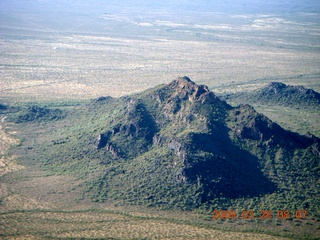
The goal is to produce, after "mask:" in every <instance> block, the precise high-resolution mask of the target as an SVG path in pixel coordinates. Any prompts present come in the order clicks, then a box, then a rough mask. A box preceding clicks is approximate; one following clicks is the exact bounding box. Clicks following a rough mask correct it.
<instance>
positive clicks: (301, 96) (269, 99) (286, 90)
mask: <svg viewBox="0 0 320 240" xmlns="http://www.w3.org/2000/svg"><path fill="white" fill-rule="evenodd" d="M225 99H228V100H231V101H234V102H238V103H259V104H276V105H283V106H290V107H296V108H299V107H304V108H316V109H318V110H319V109H320V93H318V92H316V91H314V90H313V89H308V88H306V87H304V86H290V85H286V84H284V83H281V82H271V83H269V84H267V85H266V86H264V87H262V88H260V89H258V90H256V91H254V92H251V93H235V94H229V95H228V96H226V97H225Z"/></svg>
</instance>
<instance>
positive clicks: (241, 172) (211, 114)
mask: <svg viewBox="0 0 320 240" xmlns="http://www.w3.org/2000/svg"><path fill="white" fill-rule="evenodd" d="M42 117H43V116H42ZM21 124H29V125H30V124H32V123H30V122H28V123H21ZM50 124H51V126H52V124H54V125H53V127H50V128H48V130H47V131H46V132H45V133H43V131H42V132H41V134H40V130H39V134H36V133H35V134H34V136H33V137H34V138H35V140H33V142H39V143H40V144H38V145H32V146H30V145H28V144H29V143H30V142H29V143H28V141H25V145H24V146H22V152H23V153H24V157H25V158H28V159H30V160H32V161H34V162H36V163H40V164H41V166H42V167H43V168H44V169H47V170H50V171H54V172H60V173H72V174H75V175H76V176H78V177H79V178H83V179H86V186H87V192H86V194H87V195H89V196H91V198H92V199H93V200H95V201H113V202H118V203H130V204H143V205H147V206H161V207H164V208H172V207H178V208H182V209H193V208H199V207H205V208H219V209H221V208H222V207H225V208H226V207H232V208H238V209H243V208H246V207H251V208H253V209H260V208H261V207H262V206H265V207H266V208H268V209H276V210H278V209H289V210H292V211H295V210H297V209H296V208H298V207H299V208H303V209H304V208H306V209H308V210H310V211H311V212H312V213H313V214H314V215H315V216H317V214H318V213H319V212H318V213H317V211H319V204H318V202H317V200H316V199H319V196H320V189H319V179H320V172H319V171H320V164H319V163H320V161H319V160H320V139H319V138H317V137H315V136H313V135H311V134H309V135H306V136H302V135H299V134H297V133H293V132H290V131H287V130H285V129H283V128H282V127H281V126H279V125H278V124H276V123H274V122H272V121H271V120H270V119H268V118H267V117H265V116H264V115H262V114H260V113H258V112H256V111H255V110H254V108H252V107H251V106H249V105H240V106H239V107H232V106H230V105H229V104H227V103H226V102H225V101H222V100H220V99H219V98H218V97H217V96H216V95H215V94H214V93H213V92H212V91H210V90H209V89H208V87H206V86H204V85H197V84H196V83H194V82H193V81H191V80H190V79H189V78H188V77H183V78H178V79H176V80H174V81H172V82H171V83H170V84H168V85H160V86H158V87H156V88H153V89H149V90H147V91H144V92H142V93H139V94H135V95H132V96H127V97H122V98H110V97H101V98H99V99H96V100H93V101H92V102H90V103H89V104H86V105H83V106H81V107H80V108H79V107H78V108H75V109H74V110H73V111H70V112H69V114H68V115H67V116H66V117H65V118H63V119H60V120H57V121H55V122H50ZM34 126H36V125H33V127H34ZM50 129H51V130H50ZM35 132H36V131H35ZM24 148H27V149H30V148H32V151H26V150H24ZM318 215H319V214H318Z"/></svg>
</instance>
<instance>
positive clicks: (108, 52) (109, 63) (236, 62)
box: [0, 9, 320, 102]
mask: <svg viewBox="0 0 320 240" xmlns="http://www.w3.org/2000/svg"><path fill="white" fill-rule="evenodd" d="M138 12H139V9H133V10H132V12H128V11H125V10H121V11H120V10H119V11H116V12H112V11H111V12H106V13H104V12H101V10H100V11H98V10H97V11H94V12H90V13H88V14H83V15H80V14H78V13H76V12H71V13H68V14H62V13H61V17H60V18H57V19H56V20H55V21H53V20H52V19H55V15H54V14H53V13H46V12H44V13H43V12H31V13H30V12H21V11H17V10H12V13H11V14H10V15H9V14H8V13H7V12H6V11H4V10H3V11H0V20H1V24H0V46H1V52H0V56H1V57H0V71H1V84H0V94H1V98H2V99H5V100H7V101H10V102H17V101H20V102H21V101H48V100H60V101H63V100H65V99H67V100H79V99H89V98H94V97H98V96H102V95H110V96H123V95H127V94H130V93H133V92H138V91H141V90H143V89H147V88H150V87H152V86H155V85H158V84H160V83H168V82H170V81H171V80H173V79H175V78H176V77H178V76H185V75H187V76H189V77H191V78H192V79H194V80H195V81H197V82H198V83H203V84H206V85H208V86H209V87H210V88H211V89H214V90H215V91H217V92H226V91H236V90H239V86H238V85H239V84H240V88H241V86H244V87H245V89H246V88H247V87H248V84H249V87H251V88H254V87H255V84H263V83H266V82H269V81H276V80H278V81H284V82H286V83H292V84H293V83H294V84H303V85H306V86H308V87H312V88H314V89H315V90H318V91H320V85H319V82H320V81H319V79H320V77H319V73H320V71H319V65H320V54H319V53H320V40H319V35H320V27H319V15H318V14H304V13H296V14H293V15H288V14H287V15H263V14H243V15H236V14H222V13H216V12H203V13H201V14H199V13H198V12H192V11H189V12H185V13H184V14H182V15H178V16H177V15H175V13H170V12H166V13H164V12H161V11H159V10H158V11H156V10H154V11H151V12H148V13H143V14H142V13H141V12H140V13H138Z"/></svg>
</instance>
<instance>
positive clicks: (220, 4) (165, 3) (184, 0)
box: [0, 0, 320, 14]
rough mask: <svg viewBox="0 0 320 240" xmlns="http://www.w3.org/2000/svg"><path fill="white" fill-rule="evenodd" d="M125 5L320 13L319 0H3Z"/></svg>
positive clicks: (14, 5) (102, 7) (46, 7)
mask: <svg viewBox="0 0 320 240" xmlns="http://www.w3.org/2000/svg"><path fill="white" fill-rule="evenodd" d="M123 8H131V9H132V8H144V9H150V10H152V9H158V10H165V11H176V12H177V13H181V12H183V11H210V12H222V13H232V14H241V13H242V14H254V13H257V14H283V13H284V14H286V13H298V12H305V13H319V12H320V2H319V1H318V0H283V1H279V0H266V1H257V0H240V1H235V0H211V1H210V0H200V1H191V0H175V1H174V0H162V1H148V0H142V1H141V0H127V1H116V0H111V1H103V0H97V1H90V2H89V1H85V0H74V1H66V0H24V1H21V0H2V1H1V3H0V9H1V10H0V11H1V12H8V11H21V10H22V11H23V10H27V11H28V10H34V11H48V12H56V11H57V12H61V11H65V12H72V11H83V12H90V11H108V10H109V11H110V10H119V9H123Z"/></svg>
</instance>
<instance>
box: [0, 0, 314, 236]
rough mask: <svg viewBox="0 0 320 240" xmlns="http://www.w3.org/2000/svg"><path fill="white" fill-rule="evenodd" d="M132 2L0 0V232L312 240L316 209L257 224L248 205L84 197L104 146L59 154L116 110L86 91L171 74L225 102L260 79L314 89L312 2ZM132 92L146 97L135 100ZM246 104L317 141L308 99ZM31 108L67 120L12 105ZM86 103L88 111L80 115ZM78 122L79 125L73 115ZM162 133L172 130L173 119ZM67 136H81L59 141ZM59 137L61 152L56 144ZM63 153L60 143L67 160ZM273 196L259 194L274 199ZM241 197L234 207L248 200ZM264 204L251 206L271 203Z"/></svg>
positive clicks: (148, 84) (127, 91)
mask: <svg viewBox="0 0 320 240" xmlns="http://www.w3.org/2000/svg"><path fill="white" fill-rule="evenodd" d="M138 2H139V1H134V0H130V1H127V2H124V3H118V2H117V1H110V2H109V3H108V4H107V3H104V1H96V3H95V4H88V3H86V2H85V1H82V0H77V1H72V2H68V1H63V0H57V1H53V0H52V1H51V0H42V1H36V0H27V1H24V2H23V3H21V2H20V1H17V0H13V1H9V0H3V1H1V3H0V120H1V121H0V238H1V239H47V238H49V239H235V238H237V239H288V238H290V239H317V237H319V236H320V225H319V221H320V219H319V217H318V216H319V215H320V213H319V212H317V213H313V214H312V213H311V214H309V215H308V216H307V218H306V219H296V218H294V217H293V216H292V217H291V218H289V219H286V220H285V219H278V218H277V217H276V213H274V216H273V218H272V219H270V220H266V219H259V216H260V213H256V215H255V219H254V220H250V219H228V220H225V219H222V220H214V219H212V211H210V209H211V208H210V206H207V205H206V206H204V207H202V208H197V209H191V210H183V209H178V208H172V209H169V210H168V209H165V208H162V207H159V206H157V205H156V206H151V207H150V206H149V205H146V204H144V202H142V203H139V204H137V203H134V204H127V203H123V202H121V201H120V200H119V199H116V198H115V199H110V200H109V199H108V198H107V200H105V199H103V198H102V199H99V197H101V196H94V197H92V194H93V193H92V192H93V190H92V188H94V187H95V186H96V185H94V184H96V182H95V181H96V178H97V176H99V177H100V175H99V174H102V173H103V172H104V171H106V172H107V171H109V169H108V170H106V169H105V168H104V164H100V163H99V161H100V158H102V157H106V158H109V157H110V156H111V155H110V156H109V155H108V154H109V153H106V154H105V155H103V154H104V153H103V154H102V153H99V154H100V155H94V157H93V159H92V162H90V161H87V160H86V161H84V163H83V164H84V165H83V166H82V167H79V166H80V165H79V164H78V163H74V162H73V161H74V159H75V158H77V157H78V156H77V155H72V154H74V152H76V150H74V149H75V148H76V147H79V146H80V147H79V148H81V147H82V146H85V144H87V145H88V146H89V147H88V149H90V146H91V145H90V144H92V141H93V140H91V139H90V140H88V141H87V142H85V141H84V140H83V138H84V136H86V134H88V133H89V134H91V133H92V135H93V134H95V135H94V136H96V137H97V136H98V131H100V132H101V131H102V130H103V131H105V129H103V127H104V126H105V125H106V124H108V123H110V124H111V123H112V124H113V122H116V120H117V119H116V116H118V115H116V114H119V115H121V114H120V113H115V117H113V116H109V115H107V113H108V114H109V112H107V110H106V112H104V109H103V107H101V106H102V105H101V106H100V105H99V104H100V103H99V102H98V100H92V99H98V98H99V97H102V96H104V97H106V96H111V97H112V98H113V99H115V98H119V99H120V100H121V99H125V98H126V96H128V95H130V97H132V98H134V96H137V95H139V94H140V95H141V92H142V91H144V90H147V89H152V88H154V87H156V86H158V85H161V84H169V83H171V82H172V81H173V80H174V79H177V77H179V76H181V77H182V76H189V77H190V78H191V79H193V80H195V81H196V82H197V84H199V85H200V84H204V85H207V86H208V87H209V89H210V90H212V91H213V92H214V93H215V94H216V95H217V96H219V97H221V98H223V99H227V100H226V101H227V102H228V99H229V101H230V102H228V103H229V104H231V105H232V106H237V105H238V102H237V101H238V100H239V99H236V98H232V94H237V93H243V94H246V93H254V92H255V91H257V90H258V89H261V88H263V87H264V86H266V85H267V84H269V83H271V82H282V83H285V84H288V85H293V86H298V85H303V86H305V87H306V88H308V89H313V90H315V91H317V92H320V69H319V66H320V12H319V9H320V6H319V4H318V3H317V2H316V1H310V2H308V4H307V3H303V1H297V2H294V1H288V3H287V2H286V3H276V1H270V3H265V4H266V5H264V3H256V4H258V5H254V4H253V2H254V1H251V0H243V4H240V5H239V6H238V5H237V4H234V3H230V1H227V3H223V1H217V2H216V3H215V5H210V4H209V5H210V6H207V4H208V3H204V2H205V1H200V2H199V3H198V5H197V4H195V3H191V1H183V3H178V1H177V2H176V1H167V0H164V1H163V2H162V3H147V2H145V1H142V2H140V3H138ZM258 2H259V1H258ZM273 2H274V3H273ZM228 3H229V4H228ZM250 4H252V6H251V5H250ZM259 4H260V5H259ZM268 4H269V5H268ZM273 4H274V5H273ZM282 4H283V5H282ZM286 4H287V5H286ZM262 7H264V10H263V8H262ZM161 86H162V85H161ZM156 89H157V88H156ZM148 91H149V90H148ZM131 94H135V95H131ZM144 94H148V92H147V93H143V94H142V95H141V96H144ZM140 95H139V96H140ZM228 97H229V98H228ZM120 100H119V101H120ZM106 101H107V100H106ZM115 101H116V100H115ZM121 101H122V100H121ZM1 104H3V105H1ZM95 104H96V105H95ZM114 104H115V103H114ZM250 104H251V105H252V106H253V107H254V108H255V109H256V110H257V111H258V112H260V113H263V114H265V115H266V116H267V117H269V118H270V119H271V120H272V121H274V122H276V123H278V124H280V126H281V127H283V128H285V129H288V130H290V131H294V132H298V133H300V134H306V133H307V132H309V133H311V134H313V135H314V136H316V137H318V138H319V137H320V123H319V121H318V119H319V117H320V112H319V108H312V107H310V108H308V107H305V106H304V105H301V106H300V105H297V106H295V105H294V104H292V105H288V106H286V105H276V104H270V103H266V102H258V101H257V102H253V103H250ZM306 104H307V103H306ZM34 105H37V106H40V107H43V109H44V110H43V109H42V108H39V109H40V110H37V109H36V110H37V111H42V110H43V111H47V109H49V110H48V113H49V114H51V112H50V110H52V109H53V110H54V109H55V108H59V109H62V113H63V114H66V115H67V117H66V119H67V120H64V118H65V116H64V115H61V116H60V115H58V116H55V115H54V114H56V112H53V113H52V114H53V117H54V120H52V119H48V118H42V115H37V117H38V118H39V119H35V120H25V122H24V120H22V121H20V122H19V121H18V120H19V118H18V117H21V116H22V117H24V115H23V114H20V111H21V112H23V111H25V109H29V110H30V107H31V106H34ZM120 105H121V104H120V103H119V106H120ZM2 106H3V108H2ZM92 106H94V107H92ZM115 106H116V105H115ZM128 106H129V103H128ZM95 107H97V108H95ZM86 108H88V109H90V108H92V109H93V110H92V111H93V112H92V113H90V115H89V112H88V113H86V112H85V114H87V115H85V114H82V112H81V111H85V110H83V109H86ZM106 108H107V107H106ZM119 109H120V108H119ZM30 111H31V110H30ZM79 111H80V113H79ZM108 111H109V110H108ZM119 111H121V110H119ZM151 112H152V111H151ZM31 113H32V111H31ZM19 114H20V115H19ZM37 114H38V113H37ZM41 114H42V112H41ZM69 114H70V116H71V115H72V114H74V116H73V117H72V116H71V117H70V116H69ZM77 114H78V115H77ZM92 114H96V115H92ZM103 114H105V115H103ZM26 116H27V117H29V115H26ZM50 117H51V115H50ZM55 117H57V118H55ZM85 117H87V119H88V121H87V122H85V123H84V122H81V121H82V120H83V119H84V118H85ZM60 118H61V119H62V120H61V121H60ZM17 119H18V120H17ZM110 119H111V120H110ZM20 120H21V119H20ZM59 121H60V122H59ZM104 121H105V122H104ZM51 123H52V124H51ZM103 124H105V125H103ZM108 127H109V126H108ZM92 129H94V131H91V130H92ZM110 129H111V128H110ZM168 129H169V130H168V131H169V132H170V131H175V130H176V129H175V126H174V127H172V129H170V128H168ZM81 130H83V132H81ZM90 131H91V132H90ZM95 131H97V132H95ZM166 131H167V130H166ZM71 133H74V136H71ZM66 136H67V137H66ZM50 137H52V139H50ZM114 138H115V140H114V141H120V140H119V139H117V136H116V137H114ZM70 139H71V140H70ZM74 139H77V140H78V139H79V142H81V141H83V143H81V144H83V145H79V146H76V145H72V144H73V142H72V141H74ZM129 139H131V140H132V138H129ZM94 141H96V140H94ZM69 142H72V143H70V146H71V147H72V148H71V147H69V146H67V147H68V148H67V147H64V145H63V144H65V143H66V144H69ZM74 142H75V143H76V141H74ZM47 143H49V144H48V145H46V144H47ZM138 144H140V142H139V143H138ZM138 144H137V146H138ZM60 145H61V148H60ZM75 146H76V147H75ZM65 149H72V151H73V152H72V151H70V156H68V155H67V154H66V153H65V152H64V151H65ZM60 150H61V155H59V151H60ZM80 150H81V151H84V150H85V149H80ZM80 150H79V154H80V155H81V154H83V153H82V152H81V151H80ZM90 151H91V150H90ZM94 151H96V150H94ZM71 152H72V153H71ZM157 153H158V152H157ZM46 154H47V155H46ZM62 154H65V155H62ZM90 154H91V153H90ZM161 154H162V153H161ZM161 154H160V153H159V155H161ZM277 154H278V153H277ZM54 156H58V157H59V159H57V163H52V162H50V161H51V159H54ZM90 156H91V155H90ZM170 156H171V155H170ZM303 156H304V155H303ZM112 157H113V156H111V157H110V159H112ZM147 157H148V153H146V154H145V155H141V156H139V157H138V158H137V159H138V163H137V165H139V164H141V166H143V167H145V166H144V165H143V164H144V162H143V161H144V158H147ZM63 159H65V160H63ZM79 159H81V158H79ZM69 160H70V163H67V161H69ZM121 161H122V160H121ZM54 164H56V165H59V164H61V168H59V166H58V167H57V166H54ZM68 164H69V165H68ZM116 164H117V163H116ZM277 164H278V163H277ZM97 166H98V167H97ZM114 166H115V168H117V165H114ZM130 167H131V166H130ZM132 167H135V165H134V164H133V165H132ZM79 169H80V170H79ZM110 169H111V167H110ZM120 169H121V168H120ZM125 170H127V169H125ZM125 170H123V171H125ZM130 170H131V169H130ZM278 170H279V169H278ZM110 171H111V170H110ZM306 171H307V170H306ZM308 171H312V174H313V175H312V177H314V176H318V177H319V178H318V180H317V182H312V183H310V182H309V183H307V182H303V184H305V185H308V184H310V185H312V184H316V183H318V184H320V182H319V181H320V175H319V168H318V167H317V166H313V168H312V169H311V170H310V169H308ZM142 172H143V171H142ZM101 176H102V175H101ZM305 176H307V175H303V177H301V179H302V180H301V181H304V179H305V178H306V177H305ZM298 178H299V179H300V176H299V177H298ZM314 178H316V177H314ZM314 178H313V179H314ZM106 179H107V178H106ZM115 179H117V178H115ZM151 180H152V179H151ZM104 181H105V182H106V181H107V180H104ZM119 181H120V180H119ZM283 181H284V182H285V181H287V179H285V180H283ZM310 181H311V180H310ZM105 182H101V186H99V187H100V188H101V189H103V188H105V185H103V184H105ZM90 184H92V186H93V187H92V186H91V185H90ZM114 184H115V185H116V184H118V182H116V183H114ZM290 184H291V182H290ZM299 184H300V183H299ZM303 184H302V185H303ZM120 185H121V184H120ZM198 185H199V183H198ZM302 185H301V186H300V185H299V187H303V186H302ZM88 186H89V187H88ZM312 186H313V185H312ZM318 186H319V185H318ZM163 188H164V189H165V188H166V187H163ZM88 189H90V191H89V190H88ZM101 189H100V190H101ZM119 189H121V188H119ZM128 189H129V188H128ZM160 189H161V188H160ZM315 189H318V190H319V191H318V190H317V191H318V192H315V193H310V192H308V193H306V196H314V199H313V200H314V202H316V199H319V197H320V195H319V194H320V189H319V187H315ZM100 190H99V191H100ZM116 191H117V190H115V192H116ZM308 191H309V190H308ZM310 191H311V190H310ZM99 194H100V192H99ZM116 194H118V193H115V196H116V197H117V196H118V195H116ZM121 194H122V195H125V194H126V193H121ZM121 194H120V195H121ZM274 194H275V193H274ZM274 194H270V195H268V196H269V197H270V199H271V200H268V198H266V199H264V203H269V204H270V205H274V204H276V203H274V204H273V202H272V199H274V198H272V197H274ZM312 194H314V195H312ZM306 196H300V200H301V199H304V198H306ZM286 197H287V198H288V199H290V197H291V196H286ZM242 198H245V197H243V196H242ZM284 198H285V197H284ZM298 198H299V197H297V199H298ZM250 199H251V198H250ZM252 199H253V200H252V202H254V201H255V200H256V199H255V198H252ZM292 199H296V198H295V197H293V196H292ZM268 201H269V202H268ZM292 201H293V200H292ZM250 203H251V202H250ZM250 203H248V205H245V206H242V207H241V209H242V210H243V209H247V208H249V207H251V205H250ZM280 203H281V201H279V202H278V203H277V204H280ZM318 203H319V200H318ZM304 204H306V205H301V206H309V205H308V204H311V203H310V199H309V198H307V200H306V201H305V202H304ZM312 204H313V203H312ZM270 205H265V206H263V207H264V208H265V209H269V208H276V207H277V206H270ZM319 205H320V203H319ZM225 206H226V205H225ZM252 206H253V203H252ZM281 206H282V205H281ZM312 206H313V205H312ZM237 207H238V208H237V210H239V209H240V208H239V206H237ZM299 207H300V205H299ZM235 208H236V206H235ZM279 208H280V207H279ZM297 208H298V206H297ZM312 209H313V208H312ZM296 210H298V209H296Z"/></svg>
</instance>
